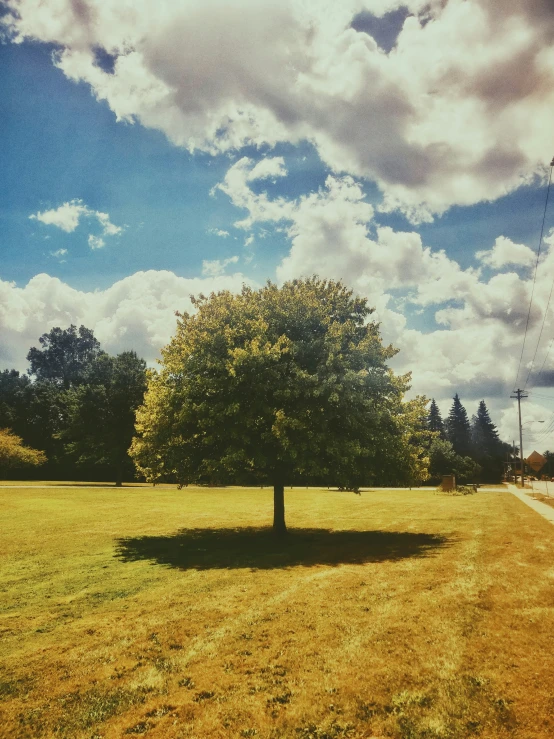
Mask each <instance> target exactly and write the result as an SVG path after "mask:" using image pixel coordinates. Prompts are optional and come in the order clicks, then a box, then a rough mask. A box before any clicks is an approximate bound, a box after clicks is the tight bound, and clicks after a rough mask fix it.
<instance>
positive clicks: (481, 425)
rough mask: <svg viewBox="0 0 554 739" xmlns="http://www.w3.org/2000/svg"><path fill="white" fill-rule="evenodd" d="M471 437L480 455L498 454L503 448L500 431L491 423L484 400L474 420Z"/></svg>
mask: <svg viewBox="0 0 554 739" xmlns="http://www.w3.org/2000/svg"><path fill="white" fill-rule="evenodd" d="M471 436H472V441H473V446H474V448H475V450H476V451H477V452H478V453H479V454H492V455H495V454H498V451H499V447H500V446H501V442H500V438H499V436H498V430H497V428H496V426H495V425H494V423H493V422H492V421H491V417H490V415H489V411H488V409H487V406H486V403H485V401H484V400H481V402H480V403H479V408H478V409H477V415H476V416H473V418H472V428H471Z"/></svg>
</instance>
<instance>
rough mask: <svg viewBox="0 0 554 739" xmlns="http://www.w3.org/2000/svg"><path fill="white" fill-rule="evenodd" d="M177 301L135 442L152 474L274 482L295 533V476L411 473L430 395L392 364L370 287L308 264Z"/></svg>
mask: <svg viewBox="0 0 554 739" xmlns="http://www.w3.org/2000/svg"><path fill="white" fill-rule="evenodd" d="M193 302H194V304H195V306H196V308H197V311H196V313H195V314H194V315H188V314H178V325H177V333H176V335H175V336H174V338H173V339H172V340H171V342H170V344H169V345H168V346H167V347H166V348H165V349H164V350H163V351H162V360H161V370H160V372H159V373H151V374H150V379H149V388H148V391H147V394H146V397H145V402H144V405H143V406H142V407H141V408H140V409H139V410H138V412H137V432H138V436H137V437H136V438H135V440H134V442H133V445H132V447H131V455H132V456H133V457H134V459H135V462H136V464H137V466H138V467H139V469H140V470H141V471H142V472H143V473H144V474H145V476H146V478H147V479H148V480H151V481H153V480H156V479H158V478H159V477H161V476H163V475H167V474H173V475H176V476H177V479H178V480H179V481H181V482H185V481H186V482H201V481H204V482H209V481H213V482H219V483H225V482H233V483H244V482H248V481H250V482H254V481H256V482H267V483H269V484H272V485H273V491H274V518H273V530H274V531H275V533H277V534H284V533H285V532H286V525H285V507H284V486H285V484H286V483H289V484H290V483H292V482H300V481H318V482H320V483H325V484H329V483H331V482H334V483H336V482H337V481H340V482H341V484H349V485H351V486H355V485H359V484H361V483H362V482H363V483H365V484H367V483H378V482H380V481H387V482H402V481H404V482H407V481H415V480H419V479H422V478H425V477H426V473H427V468H426V465H427V459H426V458H425V457H424V453H423V450H422V448H421V446H420V445H418V443H417V438H418V433H420V432H419V429H421V428H423V427H424V426H425V415H426V412H425V402H426V401H425V399H422V398H418V399H416V400H414V401H411V402H409V403H406V402H404V401H403V394H404V392H405V391H406V389H407V388H408V382H409V375H404V376H395V375H394V374H393V372H392V371H391V370H390V369H389V368H388V367H387V366H386V361H387V360H388V359H390V358H391V357H392V356H393V355H394V354H395V353H396V350H395V349H393V348H392V347H390V346H389V347H385V346H383V344H382V342H381V338H380V335H379V330H378V325H377V324H376V323H372V322H368V321H367V318H368V316H369V315H370V314H371V313H372V309H370V308H369V307H368V305H367V302H366V300H365V299H362V298H358V297H354V296H353V294H352V292H351V291H350V290H348V289H347V288H346V287H345V286H344V285H342V283H340V282H334V281H324V280H320V279H319V278H316V277H312V278H310V279H304V280H294V281H292V282H287V283H286V284H284V285H283V286H282V287H281V288H278V287H277V286H276V285H274V284H272V283H268V284H267V285H266V286H265V287H263V288H262V289H260V290H252V289H250V288H249V287H243V289H242V292H241V293H240V294H238V295H235V294H232V293H230V292H220V293H217V294H212V295H210V296H209V297H205V296H202V295H201V296H200V297H199V298H197V299H195V300H194V301H193Z"/></svg>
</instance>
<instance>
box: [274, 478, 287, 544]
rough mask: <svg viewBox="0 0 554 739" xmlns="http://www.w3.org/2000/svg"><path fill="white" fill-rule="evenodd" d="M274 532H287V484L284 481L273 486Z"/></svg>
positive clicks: (280, 534) (279, 534)
mask: <svg viewBox="0 0 554 739" xmlns="http://www.w3.org/2000/svg"><path fill="white" fill-rule="evenodd" d="M273 533H274V534H276V535H277V536H284V535H285V534H286V533H287V525H286V523H285V486H284V485H283V484H282V483H280V484H275V485H274V486H273Z"/></svg>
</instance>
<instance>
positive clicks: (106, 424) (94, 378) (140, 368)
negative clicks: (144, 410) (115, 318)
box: [60, 352, 146, 486]
mask: <svg viewBox="0 0 554 739" xmlns="http://www.w3.org/2000/svg"><path fill="white" fill-rule="evenodd" d="M82 380H83V382H82V384H81V385H78V386H77V387H75V388H73V389H72V390H70V391H69V392H68V422H67V426H66V428H65V429H64V430H63V432H62V433H61V435H60V436H61V439H62V440H63V442H64V443H65V448H66V450H67V452H68V454H69V455H70V456H71V457H73V459H75V461H76V462H77V463H78V464H80V465H83V464H84V465H94V464H97V465H104V466H106V467H108V468H110V469H111V470H112V472H113V475H114V479H115V482H116V485H117V486H121V484H122V481H123V475H124V472H127V474H130V475H132V474H133V469H132V462H131V460H130V457H129V455H128V450H129V446H130V445H131V440H132V438H133V434H134V431H135V411H136V409H137V408H138V406H139V405H140V404H141V403H142V401H143V399H144V393H145V391H146V362H145V361H144V360H143V359H139V357H138V356H137V355H136V353H135V352H123V353H122V354H118V355H117V356H116V357H111V356H110V355H108V354H105V353H100V354H98V355H97V356H96V357H95V358H94V359H93V360H92V361H91V362H90V363H89V365H88V367H87V368H86V370H85V371H84V372H83V376H82Z"/></svg>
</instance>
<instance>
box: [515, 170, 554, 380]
mask: <svg viewBox="0 0 554 739" xmlns="http://www.w3.org/2000/svg"><path fill="white" fill-rule="evenodd" d="M553 167H554V158H553V159H552V161H551V162H550V174H549V177H548V187H547V188H546V201H545V204H544V213H543V217H542V226H541V235H540V239H539V247H538V249H537V259H536V261H535V270H534V273H533V286H532V288H531V297H530V299H529V309H528V311H527V321H526V322H525V333H524V335H523V345H522V347H521V354H520V356H519V364H518V366H517V374H516V379H515V382H514V386H515V385H517V381H518V378H519V371H520V369H521V362H522V360H523V352H524V351H525V342H526V340H527V331H528V329H529V319H530V317H531V308H532V306H533V295H534V294H535V283H536V281H537V268H538V266H539V258H540V255H541V246H542V237H543V233H544V222H545V220H546V209H547V206H548V196H549V193H550V183H551V181H552V168H553ZM553 287H554V283H553ZM551 294H552V291H551ZM549 301H550V298H549ZM545 315H546V312H545ZM543 326H544V321H543ZM541 335H542V327H541ZM539 341H540V337H539ZM537 350H538V343H537V348H536V349H535V354H534V356H533V362H534V361H535V357H536V356H537ZM532 366H533V364H531V368H532ZM529 374H531V370H529ZM527 380H529V375H527ZM527 380H526V381H525V384H527ZM524 387H525V385H524ZM514 392H515V391H514Z"/></svg>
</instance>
